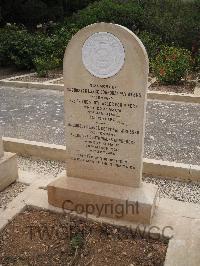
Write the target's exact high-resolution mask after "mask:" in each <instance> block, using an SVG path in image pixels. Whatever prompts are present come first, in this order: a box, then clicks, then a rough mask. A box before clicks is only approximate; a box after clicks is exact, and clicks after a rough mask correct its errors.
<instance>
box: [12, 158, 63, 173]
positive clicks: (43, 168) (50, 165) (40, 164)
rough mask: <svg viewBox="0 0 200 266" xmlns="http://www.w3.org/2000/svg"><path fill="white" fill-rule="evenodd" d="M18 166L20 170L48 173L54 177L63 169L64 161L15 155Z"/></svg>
mask: <svg viewBox="0 0 200 266" xmlns="http://www.w3.org/2000/svg"><path fill="white" fill-rule="evenodd" d="M17 164H18V168H19V169H20V170H22V171H29V172H32V173H36V174H41V175H50V176H54V177H56V176H57V175H58V174H59V173H61V172H62V171H64V170H65V163H62V162H58V161H45V160H40V159H33V158H31V157H22V156H18V157H17Z"/></svg>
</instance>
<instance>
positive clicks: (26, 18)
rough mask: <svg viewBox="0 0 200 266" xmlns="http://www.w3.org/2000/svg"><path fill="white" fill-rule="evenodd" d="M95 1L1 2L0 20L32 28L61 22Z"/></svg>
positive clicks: (36, 0)
mask: <svg viewBox="0 0 200 266" xmlns="http://www.w3.org/2000/svg"><path fill="white" fill-rule="evenodd" d="M94 1H95V0H1V1H0V20H3V21H4V22H5V23H6V22H11V23H13V22H16V23H22V24H24V25H26V26H28V27H33V26H35V25H37V24H39V23H44V22H47V21H50V20H53V21H56V20H62V19H63V18H64V16H65V15H71V14H72V13H73V12H75V11H77V10H79V9H82V8H84V7H86V6H87V5H88V4H89V3H92V2H94Z"/></svg>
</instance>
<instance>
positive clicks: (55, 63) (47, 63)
mask: <svg viewBox="0 0 200 266" xmlns="http://www.w3.org/2000/svg"><path fill="white" fill-rule="evenodd" d="M33 64H34V67H35V70H36V72H37V73H38V76H39V77H45V76H47V75H48V71H49V70H52V69H55V68H58V67H60V66H61V65H62V60H61V59H59V58H56V57H54V56H48V57H42V56H41V57H36V58H35V59H34V60H33Z"/></svg>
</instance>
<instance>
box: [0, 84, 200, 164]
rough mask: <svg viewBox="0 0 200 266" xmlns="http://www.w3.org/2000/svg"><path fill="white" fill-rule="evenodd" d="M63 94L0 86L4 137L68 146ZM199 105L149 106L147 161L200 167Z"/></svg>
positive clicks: (160, 103) (160, 104)
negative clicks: (65, 133)
mask: <svg viewBox="0 0 200 266" xmlns="http://www.w3.org/2000/svg"><path fill="white" fill-rule="evenodd" d="M63 102H64V96H63V92H58V91H52V90H26V89H16V88H7V87H0V126H2V127H3V131H4V136H7V137H16V138H24V139H27V140H35V141H42V142H46V143H54V144H62V145H65V136H64V103H63ZM199 114H200V105H198V104H196V105H195V104H194V105H192V104H183V103H172V102H165V103H164V102H153V101H149V102H148V104H147V120H146V135H145V154H144V156H145V157H147V158H154V159H161V160H167V161H176V162H182V163H186V164H197V165H200V119H199Z"/></svg>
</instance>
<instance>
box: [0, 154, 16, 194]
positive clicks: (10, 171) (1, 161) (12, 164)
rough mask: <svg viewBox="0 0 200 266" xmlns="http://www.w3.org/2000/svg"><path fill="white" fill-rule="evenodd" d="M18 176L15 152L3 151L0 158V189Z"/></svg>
mask: <svg viewBox="0 0 200 266" xmlns="http://www.w3.org/2000/svg"><path fill="white" fill-rule="evenodd" d="M17 178H18V169H17V157H16V154H14V153H10V152H4V156H3V157H2V158H0V191H2V190H3V189H5V188H6V187H7V186H9V185H10V184H12V183H13V182H15V181H16V179H17Z"/></svg>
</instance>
